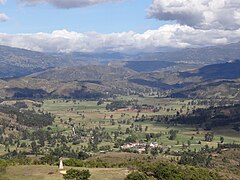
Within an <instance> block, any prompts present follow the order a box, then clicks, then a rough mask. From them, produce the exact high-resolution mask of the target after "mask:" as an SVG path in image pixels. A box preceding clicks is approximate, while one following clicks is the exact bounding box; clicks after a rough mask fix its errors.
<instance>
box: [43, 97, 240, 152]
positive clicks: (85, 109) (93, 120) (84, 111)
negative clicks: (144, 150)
mask: <svg viewBox="0 0 240 180" xmlns="http://www.w3.org/2000/svg"><path fill="white" fill-rule="evenodd" d="M117 99H118V100H136V99H137V100H138V104H148V105H154V106H160V107H162V108H163V109H161V110H160V111H159V112H157V113H153V112H151V111H149V112H140V113H139V117H141V116H142V115H144V116H151V115H173V114H176V112H177V111H179V110H180V109H181V108H182V107H183V106H185V107H188V108H189V109H194V108H204V106H192V105H189V102H190V100H184V101H183V100H178V99H169V98H155V97H145V98H139V97H137V96H121V97H118V98H117ZM108 103H110V102H105V103H104V104H102V105H100V106H98V105H97V102H96V101H66V100H45V101H44V105H43V108H42V109H43V110H44V111H48V112H51V113H53V114H54V115H55V116H56V119H55V124H54V125H53V126H52V127H51V128H52V130H53V131H55V132H56V131H63V132H64V134H68V133H71V132H72V130H71V127H70V126H69V125H67V124H66V123H65V122H69V118H71V119H72V121H71V123H73V124H75V125H79V123H80V125H83V124H84V125H85V127H86V128H94V127H96V126H98V125H99V124H101V126H102V127H105V129H106V131H107V132H109V133H111V132H113V131H116V130H118V128H119V125H121V131H123V132H125V131H126V128H129V126H130V125H127V124H119V123H117V122H118V121H121V120H124V119H125V120H131V122H130V124H131V123H133V122H134V120H133V117H135V116H136V115H137V112H133V111H126V112H119V111H114V112H111V111H107V110H106V108H105V107H106V104H108ZM167 109H169V111H167ZM186 109H187V108H185V109H183V113H184V112H185V111H186ZM83 115H84V118H83ZM111 115H113V119H114V120H115V122H116V124H115V125H112V124H111V123H110V119H111V118H110V116H111ZM61 119H62V122H60V120H61ZM134 124H136V125H142V127H143V131H142V132H134V134H135V135H136V136H137V137H138V140H139V141H140V140H144V139H145V134H146V133H162V134H163V135H162V136H161V137H160V138H159V139H156V140H155V141H157V142H158V143H159V144H162V145H165V146H167V145H170V146H172V150H179V149H181V145H182V144H183V143H184V144H187V142H188V141H189V140H190V142H191V146H190V149H192V150H193V149H200V148H201V147H203V146H205V145H206V144H207V145H209V146H210V147H211V146H214V147H217V144H218V143H219V140H220V137H221V136H224V138H225V142H226V143H232V142H237V143H240V139H239V133H237V132H234V130H231V127H227V128H222V127H221V128H218V129H214V132H215V137H214V141H213V142H211V143H207V142H204V135H205V133H206V132H205V131H201V132H200V133H199V134H197V133H196V131H195V127H189V126H183V125H178V126H174V127H167V125H164V124H160V123H156V122H150V121H145V122H134ZM146 126H148V130H147V132H145V131H144V129H145V127H146ZM170 129H174V130H178V131H179V133H178V135H177V138H176V140H169V139H168V137H169V135H168V132H169V130H170ZM127 136H128V135H126V134H125V135H122V136H120V138H123V139H124V138H126V137H127ZM192 137H193V139H192V140H191V138H192ZM199 141H201V142H202V144H198V142H199ZM106 144H109V145H112V146H113V143H111V142H102V143H101V144H100V145H99V146H103V145H106ZM73 147H74V146H73ZM74 148H75V147H74Z"/></svg>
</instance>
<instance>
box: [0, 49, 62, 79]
mask: <svg viewBox="0 0 240 180" xmlns="http://www.w3.org/2000/svg"><path fill="white" fill-rule="evenodd" d="M57 62H59V59H58V58H55V57H53V56H51V55H48V54H45V53H40V52H35V51H28V50H25V49H19V48H12V47H7V46H0V78H11V77H20V76H24V75H28V74H31V73H34V72H39V71H43V70H45V69H48V68H51V67H54V66H56V64H57Z"/></svg>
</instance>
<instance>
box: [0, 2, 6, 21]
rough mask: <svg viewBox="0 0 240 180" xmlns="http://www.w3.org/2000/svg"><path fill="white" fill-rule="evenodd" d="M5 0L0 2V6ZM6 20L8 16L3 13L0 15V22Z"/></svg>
mask: <svg viewBox="0 0 240 180" xmlns="http://www.w3.org/2000/svg"><path fill="white" fill-rule="evenodd" d="M4 3H5V0H0V5H1V4H4ZM7 20H8V16H7V15H6V14H4V13H0V22H4V21H7Z"/></svg>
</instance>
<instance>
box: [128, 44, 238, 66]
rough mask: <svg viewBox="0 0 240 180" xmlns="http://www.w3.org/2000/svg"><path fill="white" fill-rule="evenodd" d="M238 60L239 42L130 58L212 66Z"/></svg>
mask: <svg viewBox="0 0 240 180" xmlns="http://www.w3.org/2000/svg"><path fill="white" fill-rule="evenodd" d="M239 58H240V42H239V43H232V44H228V45H219V46H209V47H204V48H187V49H183V50H178V51H174V52H156V53H143V54H139V55H136V56H134V57H132V60H133V59H135V60H138V61H147V60H150V61H168V62H188V63H197V64H214V63H221V62H227V61H230V60H236V59H239Z"/></svg>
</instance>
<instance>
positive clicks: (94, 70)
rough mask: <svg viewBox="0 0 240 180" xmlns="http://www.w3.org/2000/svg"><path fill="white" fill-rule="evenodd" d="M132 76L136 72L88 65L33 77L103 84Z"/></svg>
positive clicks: (55, 70)
mask: <svg viewBox="0 0 240 180" xmlns="http://www.w3.org/2000/svg"><path fill="white" fill-rule="evenodd" d="M134 74H136V72H134V71H133V70H130V69H127V68H114V67H110V66H106V65H98V66H97V65H88V66H77V67H66V68H56V69H51V70H48V71H45V72H42V73H38V74H37V75H33V77H35V78H40V79H48V80H50V79H51V80H59V81H65V82H71V81H79V82H80V81H84V82H104V81H116V80H118V79H124V78H127V77H129V76H132V75H134Z"/></svg>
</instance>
